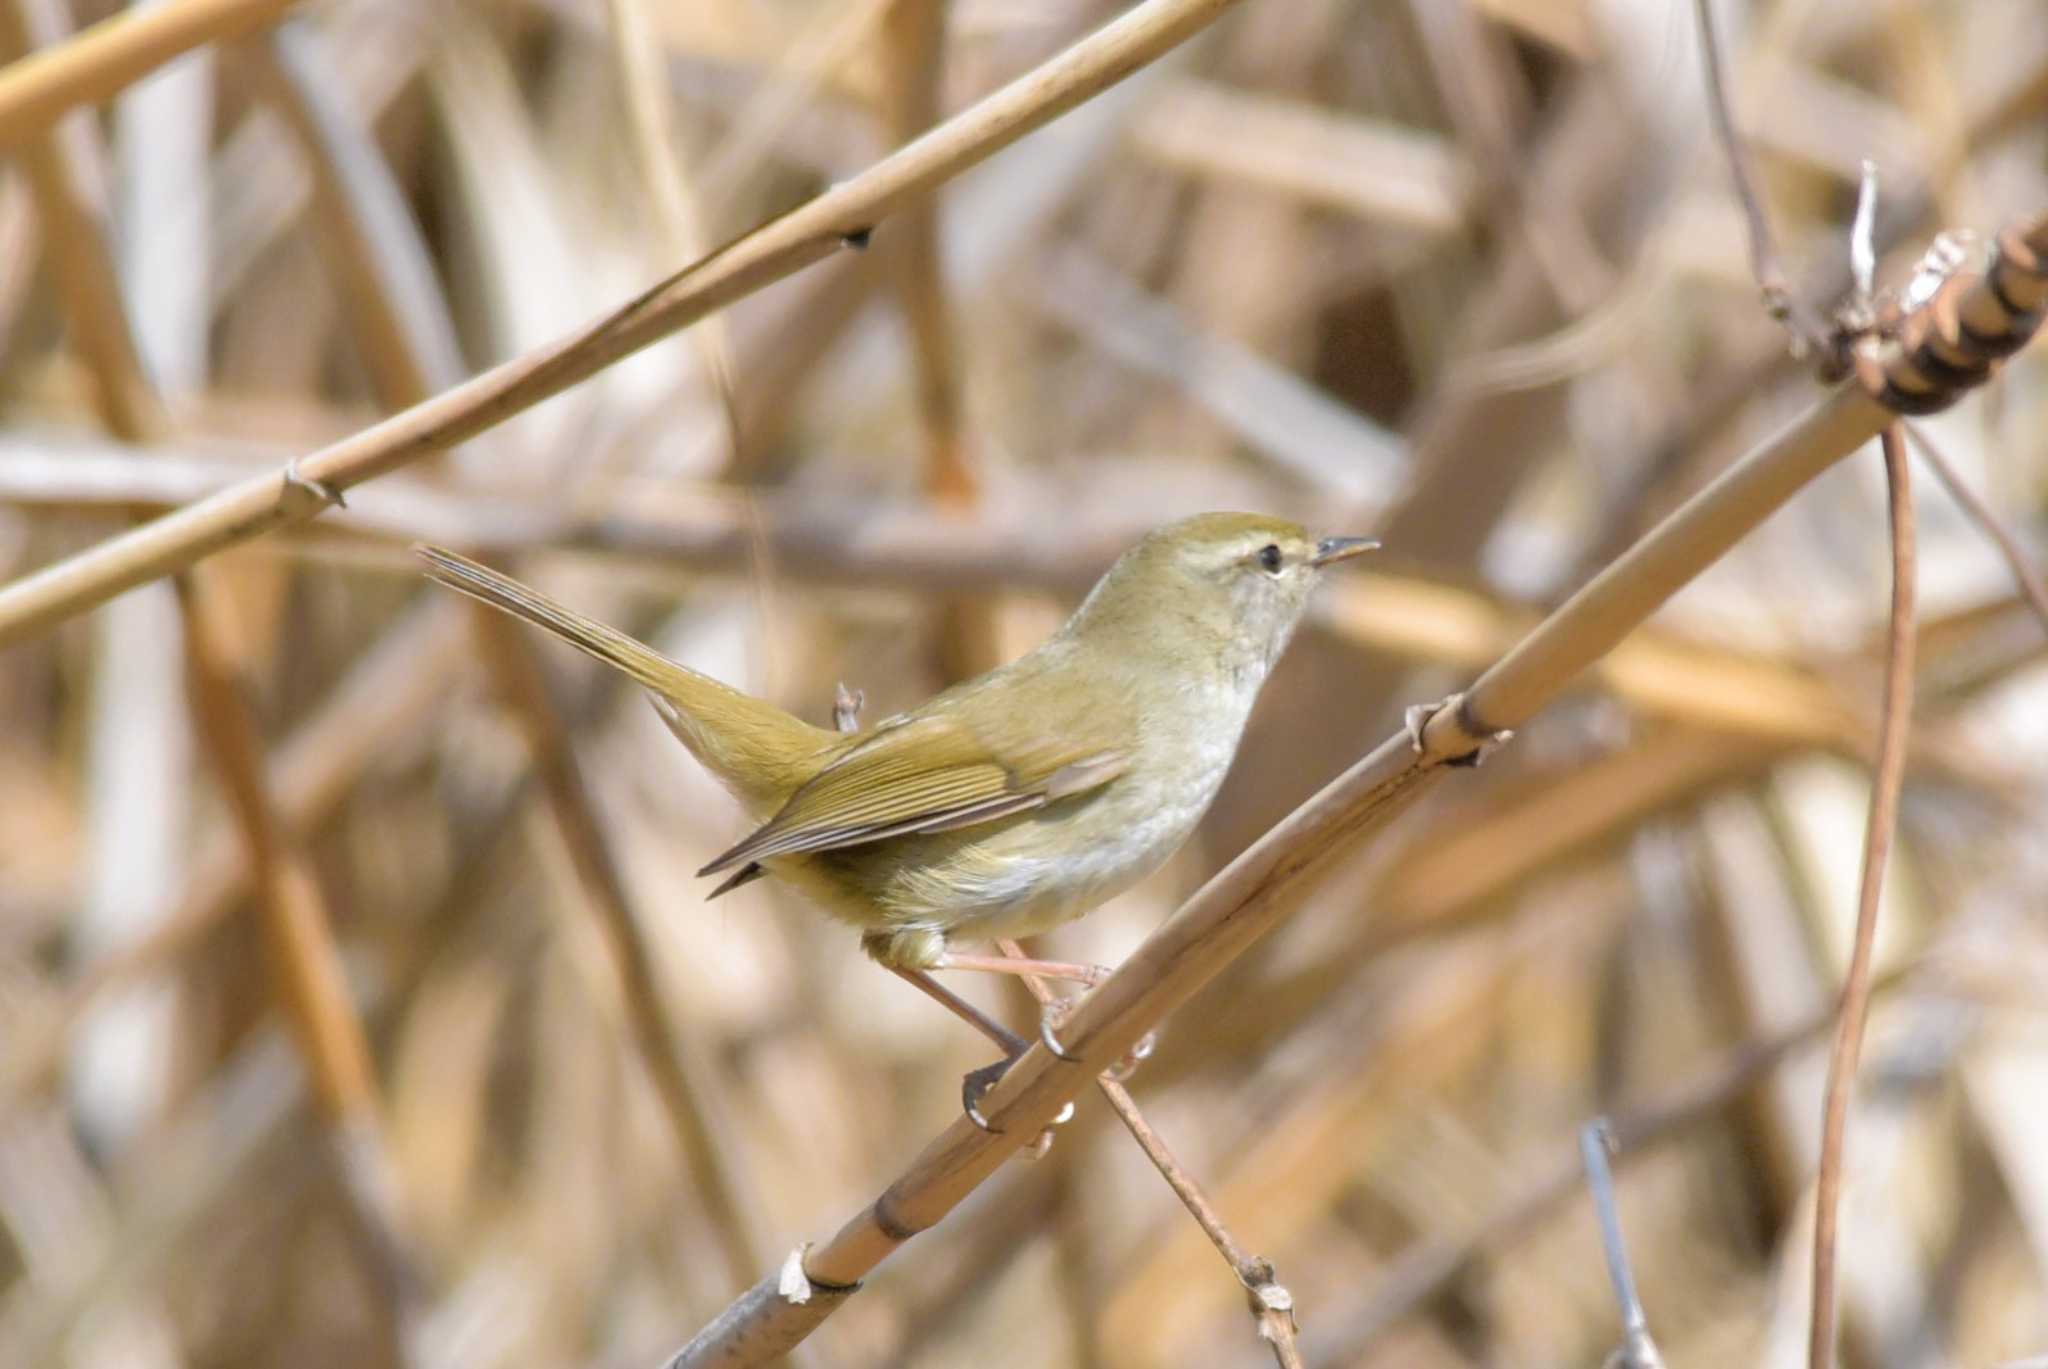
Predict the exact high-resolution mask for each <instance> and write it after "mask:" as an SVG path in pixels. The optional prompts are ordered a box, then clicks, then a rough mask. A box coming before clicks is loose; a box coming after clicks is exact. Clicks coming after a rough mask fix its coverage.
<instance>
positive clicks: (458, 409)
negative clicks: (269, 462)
mask: <svg viewBox="0 0 2048 1369" xmlns="http://www.w3.org/2000/svg"><path fill="white" fill-rule="evenodd" d="M1234 3H1237V0H1145V3H1142V4H1139V5H1137V6H1135V7H1134V8H1132V9H1129V10H1127V11H1125V12H1124V13H1122V14H1121V15H1119V16H1118V17H1117V18H1115V19H1113V20H1111V21H1110V22H1109V23H1107V24H1105V25H1103V27H1101V28H1100V29H1098V30H1096V31H1095V32H1094V33H1092V34H1090V35H1089V36H1087V37H1086V38H1083V39H1081V40H1080V41H1079V42H1077V43H1075V44H1074V45H1073V46H1071V47H1069V48H1068V49H1066V50H1065V51H1064V52H1062V53H1060V54H1058V55H1056V56H1054V57H1053V58H1051V59H1050V60H1048V61H1047V62H1045V63H1042V64H1041V65H1040V66H1038V67H1036V68H1034V69H1033V70H1031V71H1028V72H1026V73H1025V74H1023V75H1022V76H1020V77H1018V78H1017V79H1016V80H1014V81H1012V82H1010V83H1009V84H1008V85H1006V86H1004V87H1003V88H1002V89H1000V90H998V91H996V92H995V93H993V94H991V95H989V96H988V97H986V98H985V99H983V100H981V101H980V102H979V103H977V104H975V105H974V106H972V107H971V108H969V109H966V110H964V111H962V112H961V113H960V114H958V115H955V116H954V117H953V118H951V119H948V120H947V121H946V122H945V123H943V124H940V125H939V126H938V127H936V128H934V129H932V130H931V131H930V132H929V133H927V134H925V135H924V136H923V137H921V138H918V139H917V140H916V141H914V142H912V143H910V144H909V145H908V146H906V147H903V148H900V149H898V150H897V151H896V152H894V153H891V154H890V155H889V156H887V157H885V158H883V159H882V160H881V161H879V162H877V163H875V164H874V165H873V166H871V167H869V168H868V169H867V170H866V171H865V172H862V173H861V174H860V175H858V176H856V177H854V178H853V179H851V180H849V181H845V182H842V183H841V184H839V185H837V186H834V187H832V188H831V189H829V190H827V191H825V192H824V193H823V194H820V195H819V196H817V197H816V198H814V199H812V200H810V201H808V202H806V203H805V204H803V205H801V206H799V207H798V208H796V209H793V210H791V211H790V212H789V213H787V214H784V215H783V216H782V217H780V218H778V219H774V220H772V221H770V222H769V223H766V224H764V225H762V226H761V227H759V228H757V229H755V230H754V231H752V232H750V233H747V234H745V235H743V236H742V237H740V238H738V239H736V240H734V241H733V242H731V243H729V244H727V245H726V246H724V247H722V248H720V249H718V250H717V251H715V252H713V253H711V254H710V255H709V256H707V257H705V258H704V259H703V260H701V261H699V262H697V263H695V264H694V265H692V266H689V267H687V268H685V269H684V270H682V271H680V272H678V273H677V274H676V275H674V276H671V277H669V278H668V279H667V280H665V281H662V282H660V283H659V284H657V285H655V286H654V287H653V288H651V289H649V290H647V291H645V292H644V293H642V294H641V295H640V296H639V297H637V298H635V299H633V300H630V301H628V302H627V303H626V304H625V305H623V306H621V307H619V308H617V309H615V310H613V311H611V312H610V313H608V314H606V315H605V316H604V317H602V318H599V319H597V320H596V321H594V322H593V323H590V324H588V325H586V326H585V327H583V328H581V329H579V330H577V331H576V332H574V333H572V334H570V335H569V336H567V337H565V338H562V339H559V340H558V341H556V342H553V343H550V344H548V345H546V346H543V347H540V348H537V349H535V350H534V351H532V352H529V353H527V354H525V355H524V356H520V357H516V358H514V359H513V360H511V361H508V362H505V363H503V364H501V365H499V366H496V367H494V368H492V369H491V370H489V371H485V372H483V373H482V374H481V375H478V376H475V377H473V378H471V379H470V380H468V381H466V382H464V383H463V384H461V385H459V386H456V387H455V388H453V389H450V390H445V391H443V392H441V393H440V394H438V395H436V396H434V397H433V398H432V399H429V400H427V401H426V402H425V403H423V404H416V405H414V406H412V407H411V408H409V409H407V410H405V411H404V412H402V413H399V414H395V415H393V416H392V417H390V418H388V419H385V420H384V421H383V422H381V423H378V424H375V425H373V426H372V427H370V428H367V429H364V430H363V431H362V432H359V433H357V434H355V435H354V436H353V437H349V438H346V439H344V440H343V441H341V442H338V443H335V444H333V445H331V446H328V447H325V448H322V449H321V450H320V451H317V452H314V453H312V454H311V455H308V456H306V457H304V458H302V459H301V460H300V461H298V462H296V463H294V464H293V465H292V466H289V467H287V468H286V469H284V470H281V471H275V472H270V473H267V474H264V475H259V476H256V477H254V478H252V479H250V480H246V481H243V482H242V483H240V484H238V485H236V486H234V487H232V488H230V489H227V490H224V491H222V492H221V493H220V494H218V495H215V496H214V497H212V498H210V499H207V500H205V501H203V502H201V503H199V504H195V505H191V506H188V507H186V508H184V509H181V510H179V511H178V512H176V513H173V514H170V515H167V516H165V517H162V518H159V519H156V520H154V521H153V522H150V523H147V524H144V525H143V526H141V527H139V528H136V529H135V530H133V531H132V532H129V533H126V534H123V535H121V536H118V537H113V538H110V539H108V540H107V541H105V542H102V543H100V544H99V545H98V546H96V547H91V548H88V549H86V550H85V551H83V552H80V553H78V554H77V555H74V556H71V557H67V558H66V559H65V560H63V561H60V562H58V563H57V564H55V565H52V566H47V567H45V568H43V569H42V570H40V571H37V572H34V573H33V574H30V575H28V576H26V577H23V578H22V579H20V580H17V581H15V582H14V583H12V584H10V585H7V586H5V587H0V645H6V644H9V643H12V642H15V641H19V640H20V639H22V638H23V637H25V636H27V635H29V634H31V633H34V632H38V631H41V630H43V629H46V628H48V627H50V626H52V625H53V624H55V623H57V622H60V621H62V620H63V619H65V618H68V617H70V616H72V615H73V614H76V613H80V612H83V611H84V610H86V609H88V608H90V607H92V606H93V605H95V604H99V603H103V602H105V601H106V600H107V599H109V598H111V597H113V596H114V595H116V594H118V593H120V592H121V591H122V590H124V589H129V588H132V587H134V586H135V585H139V584H142V583H144V582H145V581H148V580H153V579H156V578H158V577H160V576H163V575H168V574H171V573H172V572H174V571H177V570H179V569H182V568H183V567H185V566H188V565H191V564H192V563H194V562H196V561H199V560H201V559H203V558H205V557H207V556H210V555H212V554H214V553H215V552H218V551H220V550H222V549H224V548H226V547H229V546H233V545H235V544H237V543H239V542H245V541H247V540H249V539H250V538H252V537H257V536H260V535H261V534H263V533H265V532H269V531H271V530H272V529H274V528H278V527H281V526H283V525H285V524H287V523H294V522H299V521H302V520H305V519H308V518H313V517H316V516H318V515H319V514H321V513H324V512H325V511H326V510H327V509H329V508H331V507H333V506H334V504H335V503H336V502H337V497H338V496H339V495H341V494H344V493H345V492H346V491H347V490H348V489H350V488H352V487H353V486H355V485H358V484H360V483H362V482H363V481H365V480H370V479H374V478H375V477H377V476H379V475H383V474H386V473H388V472H390V471H393V470H396V469H398V468H399V467H401V466H404V465H407V464H409V463H411V462H413V461H417V460H419V459H421V458H422V457H426V456H429V455H432V454H433V453H435V452H440V451H445V450H447V449H448V448H449V447H452V446H454V445H455V444H457V443H459V442H463V441H466V440H468V439H469V438H472V437H474V436H476V435H477V434H478V433H481V432H484V431H487V430H488V429H490V428H492V427H494V426H496V425H497V424H499V423H502V422H504V421H505V420H506V419H508V418H511V417H513V416H514V415H515V414H519V413H522V412H524V411H525V410H527V409H529V408H531V407H533V406H534V405H535V404H538V403H540V402H541V401H542V400H544V399H548V398H551V397H552V396H554V395H557V394H560V393H561V392H562V391H564V390H566V389H568V388H569V387H570V386H572V385H575V384H576V383H578V382H579V381H583V380H586V379H588V378H589V377H591V376H592V375H595V374H596V373H597V372H598V371H600V370H603V369H604V368H605V367H607V366H610V365H611V364H613V363H614V362H617V361H619V360H621V359H623V358H625V357H627V356H630V355H632V354H633V353H635V352H637V351H639V350H640V349H641V348H643V347H646V346H648V345H649V344H651V343H653V342H656V341H658V340H659V339H661V338H663V337H666V336H668V335H669V334H670V333H673V332H675V331H676V330H677V329H679V328H682V327H684V326H686V325H688V324H690V323H694V322H695V321H696V320H698V319H700V318H703V317H704V316H705V315H707V314H710V313H713V312H715V311H717V310H719V309H722V308H724V307H726V306H727V305H729V304H731V303H733V302H734V301H735V300H738V299H741V298H744V297H745V296H747V295H750V294H753V293H754V292H756V291H758V290H760V289H762V288H763V287H765V286H767V285H770V284H772V283H774V282H775V281H778V280H781V279H783V278H784V277H786V276H789V275H791V274H794V273H795V272H796V271H798V270H800V269H802V268H803V267H805V266H808V265H810V264H812V263H814V262H818V261H822V260H824V259H825V258H826V257H829V256H832V255H833V254H835V253H837V252H839V251H840V250H842V249H843V248H844V247H846V246H849V245H851V246H855V247H857V246H859V245H861V244H864V243H865V242H866V241H867V238H868V235H869V234H870V233H871V232H873V231H874V229H875V226H876V224H877V223H878V222H879V221H880V220H882V219H884V218H886V217H888V216H889V215H891V214H893V213H895V212H897V211H899V210H900V209H902V208H903V207H904V206H905V205H907V204H910V203H914V202H915V201H917V200H918V199H920V198H921V197H923V196H925V195H928V194H930V193H931V191H932V190H933V189H934V188H936V187H937V186H939V185H940V184H942V183H943V182H945V181H946V180H948V179H950V178H951V177H953V176H955V175H958V174H959V173H960V172H962V171H964V170H966V169H967V168H968V167H970V166H973V165H975V164H976V163H978V162H981V161H983V160H985V159H986V158H987V157H989V156H991V155H992V154H994V153H995V152H997V151H999V150H1000V149H1002V148H1004V147H1007V146H1009V145H1010V144H1011V143H1013V142H1015V141H1017V140H1018V139H1019V138H1021V137H1023V136H1024V135H1025V134H1027V133H1030V132H1032V131H1033V130H1035V129H1037V128H1040V127H1043V126H1044V125H1045V124H1047V123H1049V122H1051V121H1052V120H1053V119H1055V118H1057V117H1059V116H1060V115H1061V114H1064V113H1066V112H1067V111H1068V110H1070V109H1072V108H1074V107H1075V106H1076V105H1079V104H1081V103H1082V102H1084V101H1086V100H1088V99H1090V98H1092V97H1093V96H1095V95H1097V94H1099V93H1101V92H1102V91H1104V90H1106V89H1108V88H1109V87H1110V86H1112V85H1114V84H1116V83H1117V82H1118V81H1120V80H1122V79H1124V78H1125V77H1127V76H1129V75H1130V74H1131V73H1132V72H1134V71H1137V70H1139V69H1140V68H1142V67H1143V66H1145V65H1146V64H1147V63H1149V62H1152V61H1154V60H1156V59H1157V58H1159V57H1160V56H1162V55H1164V54H1165V53H1167V52H1169V51H1171V50H1172V49H1173V48H1175V47H1177V46H1178V45H1179V44H1180V43H1182V42H1183V41H1185V40H1186V39H1188V38H1190V37H1192V36H1193V35H1194V34H1195V33H1197V32H1199V31H1200V30H1202V29H1203V28H1205V27H1207V26H1208V25H1209V24H1210V23H1212V22H1214V21H1215V20H1216V18H1217V17H1218V16H1220V15H1221V14H1222V12H1223V11H1224V10H1226V9H1228V8H1229V7H1230V6H1231V5H1232V4H1234Z"/></svg>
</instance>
